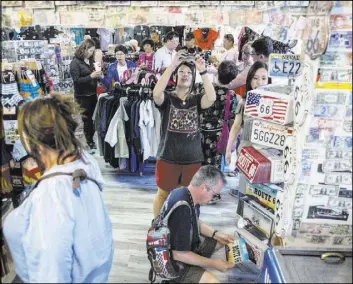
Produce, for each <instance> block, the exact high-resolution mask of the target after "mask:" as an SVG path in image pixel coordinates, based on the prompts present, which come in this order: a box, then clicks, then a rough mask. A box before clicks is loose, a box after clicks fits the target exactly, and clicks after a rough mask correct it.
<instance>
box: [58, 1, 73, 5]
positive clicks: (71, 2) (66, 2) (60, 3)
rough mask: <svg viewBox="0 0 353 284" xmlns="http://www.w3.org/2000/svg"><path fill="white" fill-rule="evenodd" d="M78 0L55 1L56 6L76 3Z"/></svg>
mask: <svg viewBox="0 0 353 284" xmlns="http://www.w3.org/2000/svg"><path fill="white" fill-rule="evenodd" d="M76 4H77V1H55V6H66V5H76Z"/></svg>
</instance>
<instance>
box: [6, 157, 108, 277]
mask: <svg viewBox="0 0 353 284" xmlns="http://www.w3.org/2000/svg"><path fill="white" fill-rule="evenodd" d="M77 169H83V170H85V172H86V173H87V175H88V176H89V177H91V178H93V179H95V180H97V182H98V183H99V184H101V185H103V184H104V180H103V177H102V174H101V171H100V169H99V165H98V163H97V161H96V160H95V159H94V157H93V156H91V155H89V154H88V153H86V152H84V153H83V159H79V160H76V161H74V162H71V163H67V164H64V165H58V166H54V167H52V168H51V169H50V170H49V171H48V172H47V173H45V174H44V176H45V175H48V174H51V173H54V172H66V173H72V172H74V171H75V170H77ZM3 233H4V235H5V238H6V240H7V243H8V246H9V248H10V251H11V255H12V257H13V260H14V263H15V268H16V273H17V274H18V276H19V277H20V278H21V279H22V280H23V282H25V283H38V282H54V283H92V282H97V283H104V282H106V281H107V280H108V275H109V272H110V269H111V267H112V262H113V254H114V243H113V237H112V224H111V222H110V219H109V215H108V212H107V209H106V206H105V203H104V200H103V194H102V192H101V191H100V190H99V189H98V187H97V185H96V184H95V183H94V182H91V181H87V180H85V181H81V183H80V186H79V188H77V189H76V190H75V191H73V190H72V177H70V176H54V177H51V178H48V179H46V180H43V181H42V182H41V183H40V184H39V185H38V187H37V188H36V189H35V190H34V191H33V192H32V193H31V194H30V195H29V196H28V198H27V199H26V200H25V201H24V202H23V203H22V204H21V206H19V207H18V208H16V209H14V210H13V211H12V212H11V213H9V215H8V216H7V218H6V219H5V222H4V224H3Z"/></svg>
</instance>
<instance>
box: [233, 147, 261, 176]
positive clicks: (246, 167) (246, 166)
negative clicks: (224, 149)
mask: <svg viewBox="0 0 353 284" xmlns="http://www.w3.org/2000/svg"><path fill="white" fill-rule="evenodd" d="M236 165H237V167H238V168H239V169H240V170H241V171H242V172H243V173H244V175H245V176H246V178H247V179H249V180H252V179H253V178H254V177H255V175H256V172H257V169H258V167H259V162H258V161H256V160H255V159H254V157H252V156H251V155H250V154H249V153H247V152H246V151H245V150H244V149H241V151H240V155H239V158H238V160H237V164H236Z"/></svg>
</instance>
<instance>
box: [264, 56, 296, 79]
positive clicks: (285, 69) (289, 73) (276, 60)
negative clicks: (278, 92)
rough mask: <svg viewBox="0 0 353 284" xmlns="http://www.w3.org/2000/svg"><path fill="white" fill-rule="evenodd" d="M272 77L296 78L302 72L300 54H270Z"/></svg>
mask: <svg viewBox="0 0 353 284" xmlns="http://www.w3.org/2000/svg"><path fill="white" fill-rule="evenodd" d="M269 62H270V66H269V71H270V75H269V76H270V77H289V78H294V77H297V76H299V75H300V74H301V71H302V62H301V55H300V54H270V61H269Z"/></svg>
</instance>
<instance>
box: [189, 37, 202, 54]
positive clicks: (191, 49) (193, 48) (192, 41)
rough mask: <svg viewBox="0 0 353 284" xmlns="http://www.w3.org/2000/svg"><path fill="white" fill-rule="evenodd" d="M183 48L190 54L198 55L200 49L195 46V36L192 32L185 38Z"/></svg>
mask: <svg viewBox="0 0 353 284" xmlns="http://www.w3.org/2000/svg"><path fill="white" fill-rule="evenodd" d="M185 47H186V49H187V52H188V53H190V54H196V53H200V52H201V51H202V49H201V48H200V47H198V46H197V45H196V44H195V36H194V34H193V33H192V32H190V33H187V34H186V36H185Z"/></svg>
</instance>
